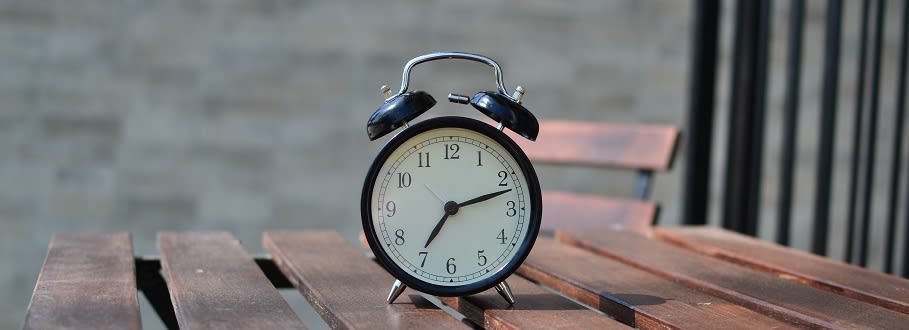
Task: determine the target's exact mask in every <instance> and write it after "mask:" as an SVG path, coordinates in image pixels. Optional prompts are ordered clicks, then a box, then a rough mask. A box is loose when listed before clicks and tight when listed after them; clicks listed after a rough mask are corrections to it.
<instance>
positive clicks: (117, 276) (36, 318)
mask: <svg viewBox="0 0 909 330" xmlns="http://www.w3.org/2000/svg"><path fill="white" fill-rule="evenodd" d="M135 267H136V266H135V261H134V259H133V247H132V241H131V239H130V236H129V233H125V232H119V233H91V234H87V233H85V234H77V233H62V234H55V235H54V237H53V238H51V243H50V247H49V248H48V251H47V258H45V259H44V266H42V267H41V274H40V275H38V283H37V284H36V285H35V291H34V293H33V295H32V300H31V303H29V305H28V312H27V313H26V316H25V324H24V326H23V328H25V329H59V328H68V329H140V328H141V327H142V325H141V321H140V319H139V303H138V300H137V294H136V273H135V272H136V268H135Z"/></svg>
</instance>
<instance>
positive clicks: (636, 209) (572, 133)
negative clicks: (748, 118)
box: [513, 120, 679, 233]
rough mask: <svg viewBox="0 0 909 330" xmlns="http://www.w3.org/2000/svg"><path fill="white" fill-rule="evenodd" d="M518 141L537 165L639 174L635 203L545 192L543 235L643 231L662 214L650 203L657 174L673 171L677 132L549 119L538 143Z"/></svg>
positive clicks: (657, 127) (543, 124) (654, 127)
mask: <svg viewBox="0 0 909 330" xmlns="http://www.w3.org/2000/svg"><path fill="white" fill-rule="evenodd" d="M513 137H514V136H513ZM514 140H515V141H516V142H518V144H519V145H520V146H521V148H523V149H524V151H525V153H526V154H527V156H528V157H529V158H530V159H531V161H533V162H534V163H535V164H543V165H559V166H577V167H589V168H616V169H626V170H634V171H636V172H637V180H636V182H635V187H634V191H633V193H632V196H631V197H632V199H621V198H606V197H603V196H593V195H588V194H578V193H570V192H556V191H544V192H543V224H542V230H543V231H544V232H548V233H551V232H552V231H553V230H554V229H555V228H557V227H561V228H569V227H570V228H611V229H623V230H630V231H636V232H645V231H647V230H649V228H650V227H651V225H653V224H654V223H655V221H656V220H657V216H658V211H659V208H658V205H657V204H656V203H654V202H652V201H648V200H647V198H648V195H649V193H650V185H651V182H652V181H653V174H654V173H655V172H665V171H668V170H670V169H671V168H672V163H673V160H674V158H675V152H676V149H677V145H678V140H679V130H678V129H677V128H675V127H672V126H663V125H616V124H606V123H588V122H572V121H556V120H548V121H542V122H541V123H540V134H539V138H538V139H537V140H536V141H528V140H527V139H523V138H514ZM556 219H558V221H556Z"/></svg>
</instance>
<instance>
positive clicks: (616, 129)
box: [512, 120, 679, 172]
mask: <svg viewBox="0 0 909 330" xmlns="http://www.w3.org/2000/svg"><path fill="white" fill-rule="evenodd" d="M512 137H514V135H512ZM514 140H515V141H516V142H517V143H518V144H519V145H520V146H521V148H523V149H524V152H525V153H526V154H527V157H529V158H530V159H531V160H532V161H534V162H536V163H541V164H556V165H574V166H585V167H601V168H620V169H633V170H643V171H653V172H658V171H659V172H662V171H668V170H669V169H670V168H672V162H673V159H674V158H675V150H676V145H677V144H678V140H679V130H678V129H677V128H675V127H673V126H667V125H618V124H608V123H590V122H568V121H557V120H547V121H541V122H540V134H539V138H537V140H536V141H530V140H527V139H524V138H521V137H517V138H514Z"/></svg>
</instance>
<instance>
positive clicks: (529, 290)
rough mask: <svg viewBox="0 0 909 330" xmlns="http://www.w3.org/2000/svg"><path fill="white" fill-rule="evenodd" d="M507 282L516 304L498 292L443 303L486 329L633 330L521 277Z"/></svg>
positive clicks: (445, 299)
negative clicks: (510, 302)
mask: <svg viewBox="0 0 909 330" xmlns="http://www.w3.org/2000/svg"><path fill="white" fill-rule="evenodd" d="M507 282H508V284H509V286H511V290H512V292H513V293H514V296H515V304H514V305H509V304H508V303H507V302H506V301H505V299H502V296H501V295H499V293H498V292H496V290H495V289H489V290H487V291H485V292H481V293H479V294H475V295H472V296H467V297H461V298H456V297H449V298H442V301H443V302H445V304H447V305H449V306H451V307H452V308H454V309H455V310H457V311H459V312H460V313H461V314H464V316H466V317H467V318H468V319H470V320H471V321H473V322H474V323H476V324H482V325H483V327H484V328H486V329H630V328H629V327H628V326H627V325H624V324H622V323H621V322H618V321H616V320H613V319H611V318H609V317H607V316H605V315H603V314H601V313H599V312H595V311H593V310H591V309H589V308H587V307H585V306H582V305H580V304H578V303H575V302H573V301H571V300H568V299H567V298H565V297H562V296H559V295H558V294H556V293H553V292H550V291H549V290H546V289H544V288H541V287H540V286H538V285H536V284H534V283H532V282H530V281H528V280H526V279H524V278H522V277H520V276H517V275H512V276H511V277H510V278H509V279H508V280H507Z"/></svg>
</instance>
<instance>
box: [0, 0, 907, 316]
mask: <svg viewBox="0 0 909 330" xmlns="http://www.w3.org/2000/svg"><path fill="white" fill-rule="evenodd" d="M858 7H859V2H858V1H855V2H851V1H850V2H847V3H846V8H845V11H844V15H845V16H844V26H847V28H844V31H843V41H842V42H843V53H842V61H843V62H842V72H843V73H842V74H841V75H842V76H844V77H848V76H850V75H853V76H854V75H855V73H854V69H855V65H854V64H853V62H854V60H853V59H854V58H855V57H856V51H855V43H856V42H857V41H856V40H857V36H856V34H857V29H856V28H854V26H857V25H856V24H857V23H856V22H855V21H856V20H857V17H858V11H859V10H858ZM897 7H899V6H897V5H893V8H897ZM733 9H734V5H733V4H732V2H729V1H727V2H723V6H722V11H723V16H722V17H723V18H722V21H721V25H722V29H721V40H722V42H721V47H720V52H719V54H718V61H719V64H718V70H719V71H718V75H717V78H718V80H717V94H716V95H717V98H716V104H717V108H726V107H727V105H728V101H727V100H726V99H727V98H728V97H727V94H728V87H727V85H728V80H729V79H728V75H729V74H728V65H727V64H728V63H727V62H728V61H729V59H728V58H729V56H730V52H731V49H730V48H731V45H730V42H729V41H728V40H729V34H730V33H731V31H732V29H731V28H730V27H729V26H730V24H731V23H730V22H731V20H732V16H734V15H732V14H731V13H732V11H733ZM788 12H789V2H788V1H779V2H778V3H775V4H774V7H773V9H772V13H773V17H774V23H773V25H772V26H771V27H772V28H771V32H772V33H773V34H774V38H773V39H771V40H772V42H771V44H770V47H771V48H770V56H769V63H770V70H771V71H770V75H769V76H768V85H767V86H768V87H767V96H768V99H767V123H766V135H767V136H768V140H767V141H768V142H767V143H766V144H765V155H766V157H765V158H764V162H766V163H767V164H773V166H768V167H767V169H766V170H765V172H764V174H763V181H762V187H763V188H762V190H761V191H762V193H763V194H764V195H766V196H765V198H762V199H761V210H762V212H761V213H760V214H761V217H762V218H764V217H767V218H772V217H773V216H774V214H775V212H774V210H775V205H776V204H775V203H776V200H775V197H774V196H775V192H776V191H777V188H776V182H778V179H777V175H778V173H777V170H775V168H776V166H775V165H776V164H777V163H778V162H779V148H780V147H779V139H778V137H779V135H780V127H779V126H780V125H779V122H780V118H781V116H782V110H781V105H782V93H783V84H782V79H783V78H782V76H781V74H780V73H781V72H782V70H783V68H784V63H785V62H784V59H785V56H784V54H785V50H786V49H785V47H784V45H785V41H786V39H785V37H784V33H783V31H786V28H787V27H788V23H786V22H787V20H786V18H785V17H788ZM825 12H826V3H825V2H820V1H809V2H808V8H807V11H806V16H805V24H806V25H805V44H804V47H805V50H804V52H805V55H804V62H803V70H804V73H803V82H802V86H803V87H802V88H803V89H802V90H803V94H804V95H806V97H804V98H803V99H802V101H801V113H800V116H801V118H802V119H801V121H802V122H803V123H809V124H806V125H803V127H802V128H801V129H800V131H799V141H798V143H799V147H798V148H797V150H798V155H799V163H798V166H797V167H796V181H795V182H796V186H808V185H810V186H811V187H813V181H814V175H813V173H814V170H815V158H816V156H815V154H816V152H815V150H816V148H817V143H818V142H817V140H816V138H817V132H816V130H817V126H816V125H814V124H811V123H813V122H815V121H816V120H817V116H818V109H819V106H820V105H819V98H818V97H817V96H818V95H819V94H820V86H821V75H820V72H821V60H820V58H821V55H820V54H821V52H822V51H823V37H824V34H823V31H824V30H823V27H824V25H823V22H824V19H825ZM899 12H900V11H899V10H896V9H894V10H892V11H888V13H887V15H888V17H889V16H893V17H894V19H890V20H888V25H887V26H888V28H887V29H888V30H887V31H888V33H887V34H886V35H885V39H884V40H885V43H884V51H885V52H886V53H887V54H895V53H896V52H897V49H898V47H899V42H898V41H899V38H898V37H899V34H898V33H897V32H898V30H899V29H898V27H897V26H896V24H898V23H899V19H897V18H898V17H899V16H898V15H899ZM691 20H692V4H691V2H690V1H669V0H646V1H635V0H623V1H599V0H596V1H595V0H567V1H539V0H530V1H503V2H496V3H490V2H488V1H476V0H468V1H458V2H441V1H416V0H412V1H409V0H395V1H382V2H378V1H347V0H334V1H321V0H256V1H248V0H122V1H114V0H79V1H69V0H0V223H2V227H0V296H3V297H4V299H2V300H0V328H3V329H8V328H15V327H18V326H20V325H21V322H22V320H23V317H24V313H25V308H26V306H27V304H28V301H29V297H30V295H31V292H32V289H33V288H34V284H35V280H36V279H37V276H38V272H39V270H40V267H41V264H42V261H43V258H44V256H45V253H46V248H47V244H48V243H49V240H50V237H51V236H52V234H53V233H55V232H64V231H129V232H131V233H132V235H133V242H134V247H135V253H136V254H137V255H156V254H157V252H156V248H155V239H156V232H158V231H162V230H169V231H181V230H226V231H229V232H231V233H232V234H233V235H235V236H236V237H238V238H239V239H240V240H241V241H242V242H243V245H244V246H245V247H246V249H247V250H248V251H250V252H251V253H254V254H261V253H263V249H262V248H261V239H260V235H261V233H262V232H263V231H265V230H280V229H334V230H337V231H339V232H340V233H341V234H342V235H344V236H345V237H347V238H348V239H350V240H352V241H353V240H355V238H356V235H357V234H358V233H359V231H360V230H361V226H360V218H359V200H360V189H361V185H362V180H363V177H364V175H365V173H366V170H367V167H368V166H369V164H370V162H371V161H372V159H373V157H374V155H375V154H376V152H377V150H378V149H379V148H380V147H381V146H382V143H384V142H385V141H387V139H388V138H384V139H382V140H380V141H373V142H370V141H369V139H368V138H367V137H366V134H365V123H366V120H367V118H368V117H369V115H370V114H371V113H372V112H373V111H374V110H375V109H376V108H377V107H378V106H379V105H380V103H381V102H382V98H381V97H380V94H379V87H380V86H381V85H383V84H387V85H389V86H392V89H393V90H397V86H399V85H400V79H401V78H400V77H401V70H402V67H403V65H404V63H405V62H407V61H408V60H409V59H411V58H413V57H415V56H418V55H421V54H424V53H428V52H432V51H442V50H460V51H469V52H476V53H480V54H484V55H487V56H490V57H492V58H493V59H495V60H497V61H498V62H499V64H500V65H501V66H502V68H503V70H504V74H505V75H504V77H505V83H506V85H507V87H508V88H509V89H513V88H514V87H515V86H517V85H518V84H520V85H523V86H524V87H525V88H526V89H527V94H526V96H525V98H524V104H525V105H526V106H527V107H528V108H529V109H530V110H531V111H533V112H534V114H535V115H536V116H537V117H538V118H541V119H570V120H585V121H603V122H607V121H608V122H616V123H655V124H670V125H675V126H678V127H680V128H682V129H683V130H684V128H685V125H686V110H687V109H686V104H687V102H688V99H687V97H688V96H687V92H688V91H687V88H688V82H689V79H690V78H689V75H688V73H689V66H690V65H689V63H690V60H691V49H690V43H691V28H692V22H691ZM891 31H892V33H890V32H891ZM885 58H889V59H890V60H885V62H884V63H883V65H884V68H885V70H884V75H885V76H884V80H885V81H888V82H890V81H893V80H894V79H895V77H894V76H893V75H894V74H895V73H894V70H893V68H895V67H896V60H895V58H896V56H888V57H885ZM412 78H413V80H412V82H411V88H415V89H423V90H427V91H429V92H430V93H431V94H433V95H435V96H436V98H437V99H438V100H440V103H439V105H438V106H437V108H435V109H433V110H432V111H430V112H429V114H431V115H446V114H449V115H450V114H456V115H466V116H472V117H475V116H476V115H475V113H476V111H474V110H472V109H469V108H466V107H464V106H457V105H453V104H450V103H447V102H445V103H442V102H441V101H443V100H444V96H445V95H447V93H449V92H456V93H462V94H473V93H474V92H476V91H478V90H482V89H492V88H494V87H495V84H494V80H493V75H492V71H491V70H490V69H489V68H488V67H485V66H483V65H478V64H476V63H472V62H460V61H447V62H433V63H432V64H424V65H421V66H419V67H417V68H416V69H415V71H414V75H413V77H412ZM844 79H845V80H844V82H843V83H841V89H840V94H841V95H842V97H843V99H844V101H843V103H842V107H843V109H851V108H852V105H850V104H849V102H851V101H850V100H851V99H852V97H851V95H852V93H854V89H855V86H852V85H850V82H849V81H853V80H854V78H844ZM893 93H894V89H893V88H887V89H882V98H881V105H882V110H881V111H882V112H883V111H889V112H892V109H893V101H892V100H893V99H894V98H893ZM888 95H889V96H888ZM724 116H725V112H724V111H717V118H716V121H715V122H716V128H715V134H714V135H715V136H716V140H717V142H716V143H717V144H716V146H715V147H714V149H713V150H714V154H715V156H716V157H714V163H715V164H713V166H711V171H712V172H713V174H712V176H711V177H712V179H711V181H710V185H711V193H710V195H709V196H703V197H702V198H710V200H716V199H718V198H720V197H721V196H720V195H721V194H720V192H719V191H720V189H718V187H720V185H721V184H722V180H721V178H722V174H723V173H722V166H720V164H721V162H722V161H723V160H724V159H725V157H724V156H723V155H724V153H725V151H726V149H725V146H724V144H723V141H722V140H723V138H725V136H726V132H725V127H726V122H727V119H726V117H724ZM850 116H851V113H847V112H846V111H842V112H840V117H841V118H840V119H839V122H840V123H849V118H851V117H850ZM890 116H892V115H890ZM890 126H891V125H889V124H887V125H882V126H881V132H882V133H881V134H882V136H892V133H893V132H892V130H891V128H890ZM849 132H850V131H849V127H848V126H847V125H840V126H838V127H837V134H847V133H849ZM888 132H889V133H888ZM687 134H688V132H685V131H683V134H682V136H683V140H682V141H683V143H682V145H681V148H682V149H681V150H680V152H679V154H678V155H679V158H678V159H677V160H676V166H675V168H674V170H673V171H671V172H669V173H664V174H658V175H657V176H656V179H655V185H654V190H653V193H652V198H653V199H654V200H656V201H658V202H660V204H661V207H662V208H661V214H660V219H659V221H660V224H661V225H676V224H680V219H679V213H680V210H681V208H682V207H681V205H680V204H681V203H682V193H683V191H684V188H683V187H682V180H681V179H680V176H681V174H680V173H682V171H683V170H684V168H683V167H684V154H685V149H684V148H685V137H686V135H687ZM887 134H890V135H887ZM843 136H846V135H843ZM844 139H845V138H844ZM841 149H842V150H840V149H839V148H838V149H837V155H841V156H837V157H836V158H835V165H834V173H835V175H837V176H839V175H845V174H844V173H846V171H847V170H848V166H846V165H843V164H848V160H849V158H848V152H849V149H848V145H845V144H843V147H842V148H841ZM885 157H886V156H885ZM882 163H883V162H882ZM882 166H883V165H882ZM882 169H886V168H885V167H883V168H882ZM538 172H539V176H540V179H541V184H542V185H543V187H544V188H545V189H563V190H572V191H578V192H586V193H595V194H604V195H618V196H628V195H629V194H630V192H631V190H632V189H631V188H632V182H633V179H634V174H633V173H630V172H617V171H588V170H580V169H578V170H573V169H567V170H566V169H555V168H546V167H541V168H538ZM878 178H879V180H882V181H881V182H886V178H885V177H884V176H883V175H881V176H878ZM844 182H845V181H844V180H838V181H836V182H835V184H834V196H833V205H835V207H834V209H832V210H831V213H832V215H834V217H833V219H832V221H833V223H834V227H836V226H838V224H839V223H840V222H841V221H842V220H837V219H841V218H842V217H841V215H842V213H843V212H844V211H845V209H842V208H841V207H839V206H836V205H838V204H841V203H840V202H841V201H842V199H843V198H845V197H844V194H840V193H839V192H840V191H844V190H843V188H842V186H841V184H844ZM876 187H880V188H875V189H884V187H885V185H884V184H879V185H877V186H876ZM803 190H804V191H803ZM803 190H799V189H796V193H795V197H794V198H795V199H794V202H793V210H792V214H793V219H794V220H793V224H792V226H793V232H794V234H793V243H792V244H793V246H795V247H797V248H802V249H806V248H807V246H808V244H809V237H808V235H807V233H808V232H809V231H810V230H811V222H810V218H811V205H812V204H811V203H812V198H813V195H812V193H813V191H810V190H809V189H803ZM716 204H718V203H711V204H710V205H711V211H710V213H709V214H710V218H709V219H708V220H709V221H708V222H709V223H714V224H716V223H717V222H718V221H719V220H718V219H717V218H718V216H719V215H718V213H719V212H717V207H718V206H716ZM764 210H766V212H764ZM837 221H840V222H837ZM775 230H776V228H775V227H774V224H773V222H772V221H763V222H761V228H760V231H759V235H760V236H761V237H765V238H767V237H772V236H773V234H774V232H775ZM837 230H841V229H836V228H834V231H837ZM882 230H883V229H880V228H876V229H874V235H881V234H882ZM831 244H840V243H839V242H838V241H834V242H833V243H831ZM833 250H834V251H831V255H832V256H834V257H841V256H840V255H837V253H838V252H836V251H839V249H833ZM876 253H877V252H876V251H874V250H873V251H872V266H875V265H877V266H879V263H880V261H878V259H875V258H877V257H876V256H877V254H876ZM875 262H877V263H878V264H875ZM140 300H144V298H140ZM152 313H153V312H150V311H149V310H147V309H144V310H143V316H144V318H147V317H149V316H150V315H153V314H152Z"/></svg>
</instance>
